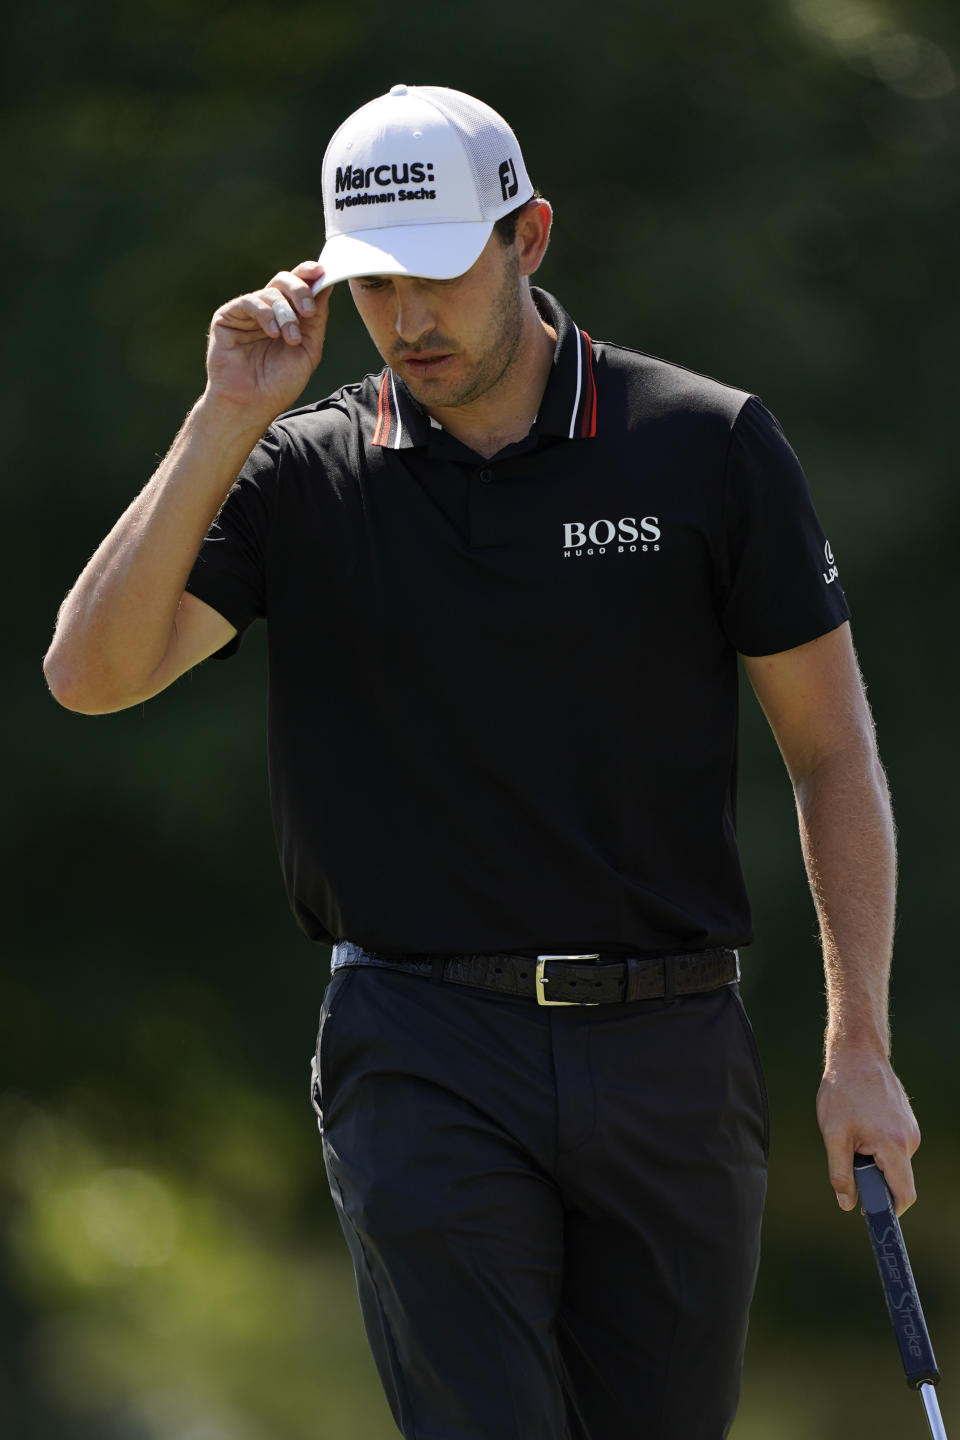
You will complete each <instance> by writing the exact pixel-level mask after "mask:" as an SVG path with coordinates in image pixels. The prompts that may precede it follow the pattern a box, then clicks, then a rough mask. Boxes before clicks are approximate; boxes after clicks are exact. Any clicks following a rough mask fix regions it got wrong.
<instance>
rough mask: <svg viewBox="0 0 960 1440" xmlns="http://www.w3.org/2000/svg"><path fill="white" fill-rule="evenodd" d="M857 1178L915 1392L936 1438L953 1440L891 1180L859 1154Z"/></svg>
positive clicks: (902, 1355) (855, 1167) (855, 1165)
mask: <svg viewBox="0 0 960 1440" xmlns="http://www.w3.org/2000/svg"><path fill="white" fill-rule="evenodd" d="M853 1174H854V1179H855V1180H856V1182H857V1189H858V1190H859V1191H860V1203H861V1205H862V1206H863V1210H864V1215H865V1217H866V1221H867V1229H868V1230H869V1231H870V1240H871V1243H872V1245H873V1253H874V1255H875V1256H876V1257H877V1269H878V1270H879V1271H880V1280H881V1283H882V1285H883V1293H884V1296H885V1298H886V1302H887V1309H888V1310H889V1311H890V1320H891V1323H892V1325H893V1333H894V1334H895V1335H896V1337H897V1344H898V1345H899V1346H900V1358H901V1360H902V1361H903V1368H904V1371H905V1373H906V1376H907V1384H908V1385H909V1386H910V1388H911V1390H919V1391H920V1398H921V1399H922V1400H923V1408H924V1409H925V1410H926V1412H927V1424H928V1425H929V1426H930V1434H931V1435H932V1437H933V1440H947V1432H946V1430H944V1428H943V1417H942V1416H941V1414H940V1406H939V1403H938V1402H937V1392H936V1391H935V1390H934V1388H933V1387H934V1385H936V1384H937V1382H938V1380H939V1379H940V1372H939V1371H938V1369H937V1362H936V1360H934V1358H933V1347H932V1346H931V1344H930V1336H929V1335H928V1334H927V1324H926V1321H925V1320H924V1318H923V1311H922V1310H921V1308H920V1297H919V1295H918V1294H917V1287H916V1284H915V1282H914V1279H913V1271H912V1270H911V1269H910V1261H909V1259H908V1258H907V1247H906V1245H905V1244H904V1243H903V1232H902V1231H901V1229H900V1221H899V1220H898V1219H897V1212H896V1210H895V1209H894V1205H893V1199H892V1197H891V1195H890V1191H889V1190H888V1189H887V1182H886V1180H884V1178H883V1172H882V1171H881V1170H879V1169H878V1168H877V1166H876V1163H875V1162H874V1159H873V1156H872V1155H854V1157H853Z"/></svg>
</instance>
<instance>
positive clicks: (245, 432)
mask: <svg viewBox="0 0 960 1440" xmlns="http://www.w3.org/2000/svg"><path fill="white" fill-rule="evenodd" d="M275 419H276V415H274V414H272V413H271V412H269V411H258V410H257V409H256V408H255V407H254V406H252V405H251V404H250V403H249V402H247V401H242V400H235V399H232V398H231V397H230V396H229V395H224V394H223V393H222V392H220V391H218V390H216V389H215V388H214V387H213V386H211V385H209V384H208V385H207V387H206V389H205V390H204V392H203V394H202V395H201V396H200V398H199V400H197V402H196V404H195V405H194V406H193V409H192V410H191V411H190V415H189V417H188V425H189V426H190V428H191V429H192V430H195V431H199V432H202V433H203V435H204V437H205V438H207V439H211V440H216V441H218V442H219V443H221V444H228V445H229V444H231V443H244V444H246V445H247V447H248V449H250V450H252V449H253V447H254V445H256V443H257V441H258V440H259V439H260V437H261V436H262V435H263V432H264V431H265V430H266V429H267V427H268V426H269V425H271V424H272V423H273V421H274V420H275Z"/></svg>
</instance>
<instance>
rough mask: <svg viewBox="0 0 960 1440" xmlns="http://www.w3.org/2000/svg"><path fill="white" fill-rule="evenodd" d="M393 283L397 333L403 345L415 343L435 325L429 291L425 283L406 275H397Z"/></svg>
mask: <svg viewBox="0 0 960 1440" xmlns="http://www.w3.org/2000/svg"><path fill="white" fill-rule="evenodd" d="M395 284H396V295H397V318H396V322H395V324H396V331H397V334H398V335H399V336H400V339H401V340H402V341H403V342H404V344H405V345H416V344H418V343H419V342H420V341H421V340H422V339H423V338H424V336H426V335H429V333H430V331H431V330H433V329H434V327H435V325H436V321H435V320H434V317H433V311H432V309H431V306H430V296H429V293H428V291H427V288H426V286H425V285H422V284H421V283H420V282H419V281H417V280H411V279H408V278H407V277H406V276H403V277H398V279H397V281H396V282H395Z"/></svg>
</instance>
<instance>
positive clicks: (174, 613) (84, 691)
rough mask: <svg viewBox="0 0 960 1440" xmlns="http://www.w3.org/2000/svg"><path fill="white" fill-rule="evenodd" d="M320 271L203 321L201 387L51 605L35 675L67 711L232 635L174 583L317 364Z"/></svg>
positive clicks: (132, 685)
mask: <svg viewBox="0 0 960 1440" xmlns="http://www.w3.org/2000/svg"><path fill="white" fill-rule="evenodd" d="M321 274H322V271H321V269H320V267H319V266H318V265H317V264H316V262H315V261H304V262H303V264H301V265H298V266H297V267H296V269H295V270H293V271H282V272H280V274H278V275H276V276H274V278H273V280H272V281H271V282H270V285H268V286H265V287H264V288H263V289H262V290H259V291H253V292H251V293H250V294H249V295H242V296H240V297H238V298H237V299H236V300H232V301H229V302H228V303H227V304H226V305H223V306H221V307H220V309H219V310H218V311H217V312H216V314H215V315H214V317H213V322H212V324H211V327H210V341H209V345H208V349H207V386H206V389H205V391H204V393H203V395H202V396H201V398H200V399H199V400H198V401H197V404H196V405H195V406H194V407H193V409H192V410H191V412H190V414H189V415H188V416H187V419H186V422H185V423H184V426H183V428H182V429H181V431H180V433H179V435H178V436H177V438H176V440H175V441H174V443H173V446H172V447H171V449H170V452H169V454H168V455H167V457H166V459H165V460H164V461H163V463H162V464H161V465H160V467H159V469H158V470H157V472H156V474H155V475H154V476H153V477H152V479H151V480H150V481H149V482H148V484H147V485H146V487H145V488H144V489H143V490H142V491H141V493H140V494H139V495H138V496H137V498H136V499H135V500H134V501H133V503H132V504H131V505H130V506H129V507H128V509H127V510H126V511H125V512H124V514H123V515H122V516H121V517H120V519H119V520H118V521H117V523H116V525H115V526H114V527H113V529H112V530H111V531H110V533H109V535H108V536H107V537H106V539H105V540H104V541H103V543H102V544H101V545H100V546H99V548H98V549H97V551H96V553H95V554H94V555H93V557H92V558H91V560H90V561H89V562H88V564H87V565H86V567H85V568H84V570H83V572H82V574H81V575H80V578H79V579H78V580H77V583H76V584H75V585H74V587H73V589H72V590H71V591H70V593H69V595H68V596H67V598H66V599H65V601H64V602H63V605H62V606H61V609H60V614H59V616H58V617H57V627H56V631H55V633H54V637H53V642H52V644H51V646H50V649H49V651H48V652H47V656H46V659H45V660H44V672H45V674H46V676H47V681H48V683H49V685H50V689H51V690H52V691H53V694H54V695H55V696H56V698H57V700H59V701H60V703H61V704H62V705H65V706H67V708H68V709H71V710H79V711H82V712H83V713H85V714H100V713H103V712H104V711H110V710H122V709H124V708H126V707H127V706H129V705H135V704H137V703H138V702H139V701H141V700H146V699H148V698H149V697H150V696H151V695H155V694H156V693H157V692H158V691H159V690H162V689H163V688H164V687H165V686H167V685H169V684H170V683H171V682H172V681H173V680H175V679H176V678H177V676H178V675H181V674H183V672H184V671H185V670H187V669H189V668H190V667H191V666H193V665H196V664H197V663H199V661H201V660H204V659H206V657H207V656H208V655H210V654H212V653H213V652H214V651H215V650H218V649H219V648H220V647H221V646H222V645H223V644H225V643H226V641H227V640H229V639H230V637H231V636H232V635H233V634H234V633H235V631H234V628H233V626H232V625H230V623H229V622H228V621H227V620H225V619H224V618H223V616H221V615H218V614H217V612H216V611H215V610H213V609H211V607H210V606H209V605H205V604H204V603H203V602H202V601H200V600H197V599H196V598H195V597H193V596H191V595H187V594H185V592H184V586H185V584H186V581H187V577H188V576H189V574H190V570H191V568H192V566H193V562H194V561H195V559H196V557H197V554H198V552H199V549H200V546H201V544H202V542H203V538H204V536H205V535H206V533H207V530H208V528H209V526H210V523H211V521H212V520H213V519H214V517H215V515H216V514H217V511H218V510H219V509H220V506H221V505H222V503H223V501H224V499H225V497H226V494H227V492H228V490H229V489H230V486H231V485H232V484H233V482H234V480H235V479H236V478H237V475H238V473H239V471H240V469H241V468H242V466H243V464H244V462H245V460H246V459H247V457H248V456H249V454H250V452H251V450H252V449H253V447H254V446H255V445H256V443H257V441H258V440H259V439H260V437H261V435H262V434H263V432H264V430H265V429H266V428H267V426H268V425H269V424H270V423H271V422H272V421H273V420H274V419H275V418H276V416H277V415H279V414H280V413H281V412H282V411H283V410H285V409H288V408H289V406H290V405H292V404H293V403H294V402H295V400H296V399H297V397H298V396H299V394H300V392H301V391H302V389H303V387H304V385H305V384H306V382H307V380H308V379H309V377H310V375H311V374H312V372H313V370H314V369H315V367H316V365H317V363H318V362H319V359H320V355H321V352H322V348H323V339H324V333H325V330H326V321H327V314H328V310H329V303H330V292H329V291H325V292H324V293H323V294H321V295H320V296H318V297H317V299H316V300H314V299H313V298H312V296H311V294H310V284H311V283H315V282H316V280H317V279H318V278H319V276H320V275H321ZM282 304H286V305H287V307H288V309H287V310H286V311H284V310H282V309H281V310H280V312H279V314H280V319H281V321H283V326H282V330H281V327H280V325H278V323H277V312H276V306H277V305H282ZM288 315H289V319H288V318H286V317H287V316H288Z"/></svg>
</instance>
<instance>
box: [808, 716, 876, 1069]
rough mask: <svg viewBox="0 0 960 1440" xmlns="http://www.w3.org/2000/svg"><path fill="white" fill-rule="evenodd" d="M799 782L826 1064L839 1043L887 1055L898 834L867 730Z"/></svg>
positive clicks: (850, 1047)
mask: <svg viewBox="0 0 960 1440" xmlns="http://www.w3.org/2000/svg"><path fill="white" fill-rule="evenodd" d="M795 790H796V797H797V811H798V816H799V823H800V837H801V843H802V846H803V855H804V860H805V863H806V867H807V875H808V877H809V880H810V888H811V891H812V893H813V898H814V904H815V905H816V910H817V917H818V919H819V922H820V934H821V940H822V944H823V958H824V970H825V976H826V987H827V1029H826V1058H827V1062H828V1065H829V1063H830V1060H831V1058H832V1057H833V1055H834V1054H835V1053H836V1051H837V1050H838V1048H841V1047H842V1048H843V1049H845V1050H862V1051H863V1052H864V1053H865V1054H870V1053H873V1054H882V1055H883V1056H885V1057H886V1056H888V1055H889V1051H890V1032H889V1022H888V1004H887V992H888V985H889V977H890V958H891V952H892V947H893V929H894V911H895V897H896V838H895V830H894V824H893V817H892V814H891V808H890V796H889V791H888V789H887V782H886V776H885V774H884V771H883V767H882V765H881V764H880V761H879V759H878V758H877V755H876V751H875V748H874V745H873V738H872V735H870V736H869V737H867V736H863V737H862V738H860V739H859V740H858V741H856V742H854V743H852V744H850V745H849V746H848V747H846V748H843V749H841V750H839V751H837V752H835V753H834V754H832V755H830V756H829V757H828V758H826V759H825V760H823V761H822V762H821V763H820V764H819V765H818V766H817V767H816V768H815V769H814V770H813V771H812V772H811V773H810V774H808V775H806V776H804V777H803V778H801V779H798V780H797V781H796V782H795Z"/></svg>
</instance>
